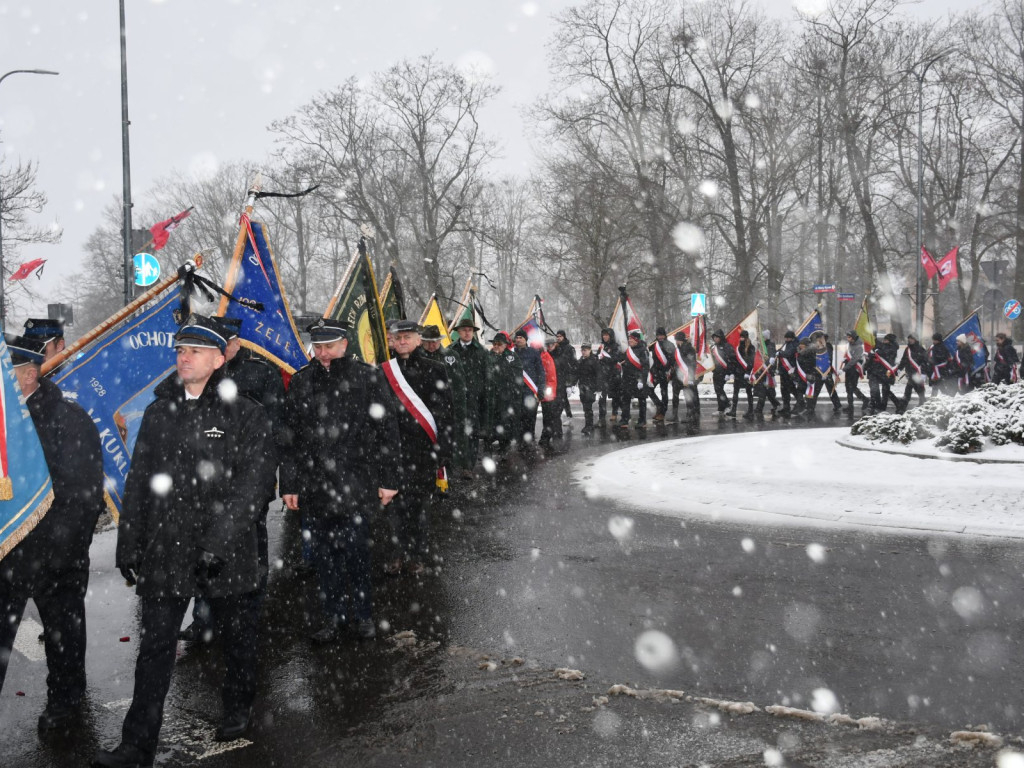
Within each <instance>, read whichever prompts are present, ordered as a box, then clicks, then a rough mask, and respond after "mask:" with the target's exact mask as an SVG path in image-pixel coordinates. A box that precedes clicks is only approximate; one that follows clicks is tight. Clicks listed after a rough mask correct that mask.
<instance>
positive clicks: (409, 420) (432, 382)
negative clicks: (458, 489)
mask: <svg viewBox="0 0 1024 768" xmlns="http://www.w3.org/2000/svg"><path fill="white" fill-rule="evenodd" d="M395 360H396V361H397V363H398V368H399V369H400V370H401V372H402V374H403V375H404V376H405V380H406V381H407V382H408V383H409V386H410V387H411V388H412V390H413V391H414V392H415V393H416V394H417V395H419V396H420V399H421V400H422V401H423V404H424V405H425V406H426V407H427V410H428V411H430V413H431V415H432V416H433V417H434V424H435V425H436V426H437V442H436V443H435V442H432V441H431V440H430V437H429V436H428V435H427V431H426V430H425V429H423V427H421V426H420V423H419V422H418V421H417V420H416V418H415V417H414V416H413V415H412V413H411V412H410V411H409V410H407V409H406V407H405V406H404V405H402V403H401V401H400V400H399V399H398V395H397V394H396V393H395V391H394V389H393V388H392V387H391V385H390V384H388V383H387V382H386V381H385V384H384V386H385V388H386V392H387V394H388V406H389V409H390V411H391V412H392V413H394V414H395V417H396V419H395V420H396V421H397V423H398V436H399V442H400V443H401V452H400V455H401V463H402V470H403V480H404V484H403V485H401V486H399V488H404V487H407V486H408V484H410V483H415V484H417V485H419V486H421V487H422V485H423V484H425V483H427V482H430V483H431V484H432V483H433V480H434V478H435V477H436V472H437V470H438V469H439V468H440V467H443V466H444V465H445V464H446V463H447V462H448V460H449V459H451V456H452V439H451V435H452V425H453V423H454V420H453V417H452V391H451V385H450V384H449V383H448V372H447V370H446V369H445V366H444V364H443V363H439V362H437V361H436V360H431V359H430V358H429V357H427V356H426V355H425V354H424V353H423V350H421V349H414V350H413V351H412V354H410V355H409V357H407V358H405V359H403V358H400V357H397V358H395Z"/></svg>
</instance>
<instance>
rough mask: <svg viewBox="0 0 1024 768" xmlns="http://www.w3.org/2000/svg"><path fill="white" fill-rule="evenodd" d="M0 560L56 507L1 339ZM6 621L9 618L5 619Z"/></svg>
mask: <svg viewBox="0 0 1024 768" xmlns="http://www.w3.org/2000/svg"><path fill="white" fill-rule="evenodd" d="M0 378H2V379H3V381H0V559H2V558H3V557H4V556H5V555H7V553H9V552H10V551H11V550H12V549H14V548H15V547H16V546H17V545H18V544H19V543H20V542H21V540H22V539H24V538H25V537H26V536H27V535H28V534H29V532H30V531H31V530H32V529H33V528H35V527H36V524H37V523H38V522H39V521H40V520H42V519H43V516H44V515H45V514H46V512H47V510H48V509H49V508H50V504H52V503H53V485H52V483H51V482H50V473H49V471H48V470H47V468H46V458H45V457H44V456H43V447H42V446H41V445H40V444H39V436H38V435H37V434H36V428H35V425H34V424H33V423H32V417H31V416H30V415H29V412H28V407H26V406H25V404H24V403H23V402H22V400H21V387H19V386H18V380H17V378H16V377H15V375H14V367H13V366H12V365H11V356H10V354H9V353H8V351H7V344H6V343H5V342H4V341H3V339H2V338H0ZM5 619H6V617H5Z"/></svg>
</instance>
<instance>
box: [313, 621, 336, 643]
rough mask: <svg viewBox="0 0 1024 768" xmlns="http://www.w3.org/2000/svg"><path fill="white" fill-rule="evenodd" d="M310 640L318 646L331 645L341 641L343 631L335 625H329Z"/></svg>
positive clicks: (315, 633) (314, 634)
mask: <svg viewBox="0 0 1024 768" xmlns="http://www.w3.org/2000/svg"><path fill="white" fill-rule="evenodd" d="M309 639H310V640H311V641H313V642H314V643H315V644H317V645H330V644H332V643H336V642H338V641H339V640H340V639H341V631H340V630H339V629H338V628H337V627H336V626H334V625H328V626H326V627H324V628H323V629H319V630H317V631H316V632H314V633H313V634H311V635H310V636H309Z"/></svg>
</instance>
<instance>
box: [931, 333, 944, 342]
mask: <svg viewBox="0 0 1024 768" xmlns="http://www.w3.org/2000/svg"><path fill="white" fill-rule="evenodd" d="M932 341H942V334H941V333H933V334H932Z"/></svg>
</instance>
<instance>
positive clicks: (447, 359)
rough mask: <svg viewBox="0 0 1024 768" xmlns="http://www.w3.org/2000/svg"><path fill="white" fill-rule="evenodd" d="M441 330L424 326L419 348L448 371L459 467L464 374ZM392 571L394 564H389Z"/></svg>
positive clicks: (464, 444)
mask: <svg viewBox="0 0 1024 768" xmlns="http://www.w3.org/2000/svg"><path fill="white" fill-rule="evenodd" d="M442 341H443V339H442V337H441V329H440V328H438V327H437V326H436V325H425V326H423V330H422V331H420V346H421V347H422V348H423V353H424V354H425V355H426V356H427V357H429V358H430V359H431V360H436V361H437V362H439V363H443V364H444V366H445V368H446V369H447V371H448V384H449V386H450V387H451V392H452V429H451V432H452V435H451V440H452V462H453V463H454V464H455V465H456V466H458V467H461V466H463V465H464V464H465V463H466V455H467V453H468V452H469V436H468V435H466V431H465V430H464V429H463V428H462V427H463V425H464V424H465V423H466V408H467V406H466V373H465V371H464V370H463V369H462V359H461V358H459V356H458V355H456V354H455V351H454V350H452V349H451V348H450V347H449V348H447V349H446V348H445V347H443V346H442ZM391 565H392V570H393V566H394V563H393V562H392V563H391Z"/></svg>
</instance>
